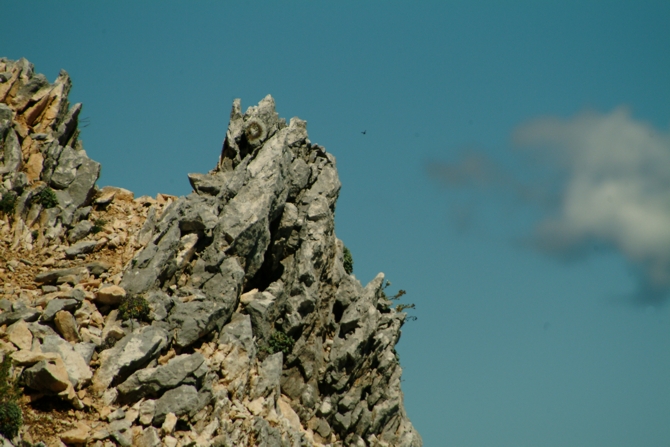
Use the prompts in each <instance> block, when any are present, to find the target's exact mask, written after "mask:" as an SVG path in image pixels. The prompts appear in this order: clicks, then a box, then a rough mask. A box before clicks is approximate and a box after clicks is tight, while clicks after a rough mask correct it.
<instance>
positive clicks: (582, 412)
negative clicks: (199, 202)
mask: <svg viewBox="0 0 670 447" xmlns="http://www.w3.org/2000/svg"><path fill="white" fill-rule="evenodd" d="M2 11H3V13H2V15H3V16H4V17H5V18H7V17H11V20H4V21H3V26H2V27H1V28H0V56H5V57H9V58H12V59H17V58H20V57H26V58H27V59H29V60H30V61H31V62H33V63H34V64H35V67H36V71H38V72H41V73H44V74H46V75H47V77H48V78H49V80H50V81H52V82H53V80H55V78H56V76H57V74H58V72H59V70H60V69H66V70H67V71H68V72H69V73H70V75H71V76H72V79H73V82H74V87H73V89H72V92H71V94H70V99H71V102H73V103H74V102H83V104H84V109H83V112H82V116H83V117H87V118H88V123H89V125H88V127H86V128H84V129H83V132H82V139H83V141H84V147H85V149H86V151H87V152H88V154H89V156H90V157H92V158H93V159H95V160H97V161H99V162H101V163H102V166H103V168H102V172H103V174H102V177H101V179H100V182H99V184H100V185H101V186H102V185H108V184H111V185H116V186H122V187H125V188H128V189H130V190H132V191H134V192H135V194H136V195H137V196H139V195H143V194H148V195H155V194H156V193H157V192H164V193H170V194H176V195H182V194H187V193H189V192H190V187H189V183H188V180H187V177H186V174H187V173H188V172H207V171H208V170H210V169H211V168H213V167H214V165H215V163H216V161H217V158H218V155H219V152H220V148H221V143H222V141H223V137H224V135H225V131H226V127H227V122H228V116H229V112H230V107H231V104H232V100H233V99H234V98H237V97H239V98H241V99H242V106H243V108H244V109H246V107H248V106H250V105H255V104H256V103H258V101H259V100H260V99H262V98H263V97H264V96H265V95H267V94H268V93H269V94H272V95H273V96H274V98H275V100H276V102H277V109H278V112H279V114H280V115H281V116H283V117H286V118H290V117H292V116H299V117H300V118H302V119H305V120H307V122H308V131H309V134H310V139H311V140H312V141H313V142H315V143H318V144H320V145H322V146H325V147H326V149H327V150H328V151H329V152H331V153H333V154H334V155H335V157H336V158H337V162H338V169H339V173H340V178H341V180H342V183H343V187H342V192H341V195H340V200H339V202H338V206H337V216H336V232H337V235H338V237H340V238H341V239H342V240H344V242H345V243H346V245H347V246H348V247H349V248H350V249H351V251H352V253H353V256H354V260H355V265H354V273H355V274H356V276H357V277H358V278H359V279H361V281H362V282H363V283H366V282H367V281H369V280H370V279H372V278H373V277H374V275H375V274H376V273H377V272H379V271H383V272H385V273H386V274H387V277H388V278H389V279H390V280H391V282H392V283H393V285H392V286H391V288H392V289H398V288H402V289H405V290H407V299H406V301H407V302H413V303H415V304H416V310H415V311H413V314H414V315H416V316H417V317H418V319H417V320H416V321H413V322H408V323H407V325H406V326H405V328H404V331H403V337H402V340H401V342H400V345H399V352H400V356H401V364H402V365H403V367H404V375H403V378H404V382H403V390H404V392H405V399H406V407H407V411H408V413H409V416H410V418H411V420H412V422H413V423H414V424H415V426H416V427H417V428H418V430H419V432H420V433H421V435H422V436H423V438H424V443H425V445H426V446H457V447H468V446H472V447H475V446H482V447H485V446H499V447H520V446H528V447H531V446H546V447H563V446H568V445H569V446H585V447H586V446H588V447H600V446H602V447H619V446H620V447H624V446H631V445H639V446H642V445H644V446H649V447H652V446H667V445H668V444H669V443H670V379H669V378H670V315H669V314H670V306H669V305H668V294H667V292H668V290H669V289H670V286H669V284H670V255H668V253H670V235H668V233H667V231H668V230H666V229H667V228H670V225H665V224H667V223H668V222H670V209H669V207H670V179H669V177H668V176H669V175H670V174H668V172H670V169H666V168H668V167H670V164H669V163H670V162H669V159H670V106H669V104H670V82H669V81H670V51H668V48H670V27H668V26H667V24H668V23H669V22H670V3H668V2H665V1H659V2H616V1H611V2H595V1H592V2H584V1H581V2H576V1H561V2H530V1H528V2H524V1H515V2H485V1H476V2H471V1H468V2H466V1H462V2H446V1H445V2H423V3H422V4H418V5H417V4H416V2H413V3H410V2H404V3H401V2H380V1H376V2H347V1H340V2H329V1H287V2H261V1H257V2H213V1H207V2H205V1H203V2H149V1H146V2H141V4H140V5H137V4H134V2H122V1H121V2H119V1H117V2H109V1H106V2H76V1H72V2H62V3H57V2H48V3H47V2H28V1H26V2H4V3H3V6H2ZM364 130H365V131H367V132H366V134H365V135H363V134H362V133H361V132H362V131H364Z"/></svg>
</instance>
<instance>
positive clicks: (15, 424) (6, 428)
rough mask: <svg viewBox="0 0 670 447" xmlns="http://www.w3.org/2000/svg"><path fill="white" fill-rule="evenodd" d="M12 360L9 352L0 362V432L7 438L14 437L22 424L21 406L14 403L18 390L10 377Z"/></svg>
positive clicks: (17, 396) (18, 393)
mask: <svg viewBox="0 0 670 447" xmlns="http://www.w3.org/2000/svg"><path fill="white" fill-rule="evenodd" d="M11 364H12V361H11V359H10V358H9V353H5V357H4V358H3V359H2V363H0V434H2V435H3V436H4V437H5V438H7V439H12V438H14V437H15V436H16V435H17V434H18V433H19V429H20V428H21V424H23V417H22V414H21V408H19V406H18V404H17V403H16V402H17V400H18V398H19V395H20V391H19V389H18V387H17V386H16V384H15V383H13V381H12V378H11V377H10V367H11Z"/></svg>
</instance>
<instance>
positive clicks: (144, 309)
mask: <svg viewBox="0 0 670 447" xmlns="http://www.w3.org/2000/svg"><path fill="white" fill-rule="evenodd" d="M150 310H151V309H149V303H147V300H145V299H144V298H143V297H141V296H133V297H129V298H126V300H125V301H124V302H123V303H121V306H119V316H120V317H121V319H122V320H131V319H135V320H140V321H142V320H144V321H147V320H148V319H149V312H150Z"/></svg>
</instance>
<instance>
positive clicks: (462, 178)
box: [429, 107, 670, 305]
mask: <svg viewBox="0 0 670 447" xmlns="http://www.w3.org/2000/svg"><path fill="white" fill-rule="evenodd" d="M512 141H513V143H514V145H515V146H516V147H518V148H519V149H520V150H521V151H522V152H523V153H524V154H525V155H527V156H528V157H529V158H530V159H535V160H540V161H543V162H545V163H544V164H541V167H543V166H546V164H549V166H550V167H552V168H553V169H556V170H557V173H559V174H560V176H559V177H558V178H560V181H559V182H558V185H553V187H552V188H551V189H552V194H553V195H555V197H554V198H553V200H533V199H534V198H538V197H539V196H533V195H532V194H530V193H529V191H536V192H538V191H544V190H546V186H547V184H546V183H544V182H543V181H541V180H535V181H533V180H531V181H530V184H529V183H528V182H526V183H525V184H522V182H521V181H519V180H517V179H515V177H514V176H512V175H510V173H505V172H504V171H503V170H502V168H500V167H499V166H498V165H497V164H496V163H495V162H493V161H492V160H490V159H489V158H487V157H486V156H485V155H484V154H472V153H470V154H467V155H465V156H464V158H463V159H462V160H461V161H460V162H458V163H453V164H448V163H438V164H433V165H431V167H429V174H431V175H432V176H434V177H436V178H438V179H439V180H440V181H441V182H442V183H444V184H445V185H446V186H450V187H454V186H464V187H471V186H476V187H479V188H484V189H490V188H489V187H491V186H496V187H498V188H504V189H506V190H508V191H509V190H511V191H512V192H514V193H515V195H516V196H518V197H520V198H522V199H524V200H526V201H529V202H535V203H542V204H543V205H547V204H551V206H546V207H544V215H543V217H542V218H541V219H540V220H539V222H538V223H537V224H536V226H535V228H534V234H532V235H531V237H530V238H531V240H532V245H533V246H534V247H535V248H536V249H538V250H540V251H542V252H544V253H546V254H548V255H551V256H556V257H561V258H569V257H574V256H579V255H582V254H585V253H590V252H591V251H590V250H587V249H586V248H587V247H591V246H593V243H594V242H596V243H598V244H601V245H606V246H608V247H611V248H613V249H615V250H616V251H618V252H619V253H620V254H622V255H623V256H624V257H625V258H626V259H627V261H628V262H629V263H630V265H631V267H632V268H633V270H634V271H635V272H636V275H637V277H638V280H639V283H640V284H639V290H638V293H637V295H636V296H635V297H634V298H635V301H636V302H637V303H638V304H646V305H649V304H661V303H664V302H666V301H668V299H669V298H670V296H669V295H670V134H668V133H663V132H660V131H658V130H655V129H654V128H652V127H651V126H650V125H648V124H646V123H643V122H640V121H636V120H635V119H633V118H632V117H631V115H630V112H629V111H628V110H627V109H626V108H625V107H619V108H617V109H615V110H614V111H612V112H611V113H609V114H599V113H594V112H588V113H581V114H579V115H577V116H575V117H573V118H570V119H561V118H554V117H548V118H540V119H536V120H533V121H529V122H526V123H523V124H521V125H520V126H519V127H518V128H517V129H516V130H515V131H514V133H513V135H512ZM525 169H529V170H537V169H538V167H533V166H532V165H531V164H528V163H527V164H526V166H525ZM530 174H531V175H530V178H532V177H533V176H532V174H533V173H532V172H531V173H530ZM523 177H528V176H525V175H524V176H523ZM516 178H518V176H516Z"/></svg>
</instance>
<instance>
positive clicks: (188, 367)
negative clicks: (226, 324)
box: [116, 353, 207, 403]
mask: <svg viewBox="0 0 670 447" xmlns="http://www.w3.org/2000/svg"><path fill="white" fill-rule="evenodd" d="M204 362H205V358H204V357H203V356H202V354H199V353H195V354H191V355H189V354H182V355H178V356H176V357H173V358H172V359H170V360H169V361H168V362H167V364H165V365H163V366H157V367H154V368H145V369H142V370H139V371H136V372H134V373H133V374H132V375H131V376H130V377H128V379H127V380H126V381H125V382H123V383H121V384H119V385H118V386H117V387H116V389H117V391H118V392H119V397H118V400H119V402H124V403H125V402H135V401H137V400H139V399H142V398H144V397H147V396H148V397H158V396H159V395H160V394H161V392H163V391H164V390H168V389H172V388H175V387H177V386H179V385H181V384H182V383H184V382H185V381H186V380H188V379H191V380H190V381H191V382H192V383H191V384H195V382H196V381H197V380H198V379H199V378H201V377H202V373H200V374H199V376H200V377H196V375H195V373H196V372H199V371H198V370H199V369H200V367H201V366H203V365H204ZM204 366H205V370H204V371H203V372H206V371H207V365H204Z"/></svg>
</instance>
